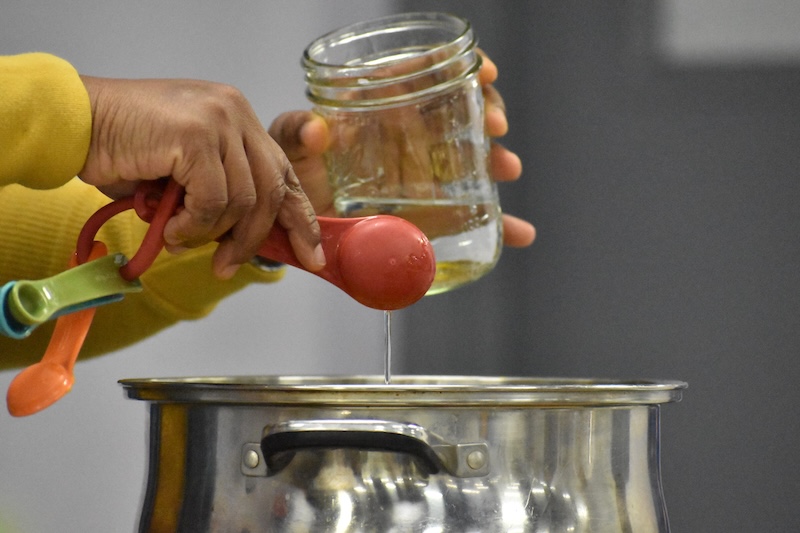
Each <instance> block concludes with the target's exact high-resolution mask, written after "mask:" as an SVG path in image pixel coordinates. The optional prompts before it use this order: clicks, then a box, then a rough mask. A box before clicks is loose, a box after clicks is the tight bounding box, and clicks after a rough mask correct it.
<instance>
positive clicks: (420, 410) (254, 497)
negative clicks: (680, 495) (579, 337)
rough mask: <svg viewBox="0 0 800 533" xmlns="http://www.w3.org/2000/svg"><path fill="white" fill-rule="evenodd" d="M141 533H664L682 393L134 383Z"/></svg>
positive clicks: (581, 384) (396, 382) (468, 382)
mask: <svg viewBox="0 0 800 533" xmlns="http://www.w3.org/2000/svg"><path fill="white" fill-rule="evenodd" d="M121 383H122V385H123V387H124V388H125V391H126V392H127V395H128V397H129V398H133V399H137V400H144V401H147V402H149V403H150V454H149V458H150V465H149V471H148V475H147V485H146V491H145V496H144V502H143V508H142V514H141V520H140V524H139V531H140V532H150V533H154V532H159V533H161V532H186V533H202V532H237V533H243V532H249V533H256V532H271V533H274V532H289V531H291V532H333V531H336V532H339V531H341V532H389V531H392V532H434V531H436V532H483V533H485V532H500V531H504V532H534V531H535V532H551V533H552V532H562V531H563V532H567V531H569V532H574V533H580V532H592V533H603V532H662V533H663V532H667V531H669V524H668V520H667V513H666V508H665V506H664V499H663V494H662V488H661V471H660V458H659V431H660V421H659V410H660V404H662V403H666V402H671V401H677V400H679V399H680V397H681V394H682V390H683V389H684V388H685V387H686V384H685V383H682V382H675V381H600V380H574V379H524V378H520V379H515V378H477V377H443V376H437V377H433V376H431V377H395V378H393V380H392V384H390V385H386V384H384V383H383V377H347V378H341V377H328V378H325V377H243V378H194V379H191V378H190V379H137V380H123V381H122V382H121Z"/></svg>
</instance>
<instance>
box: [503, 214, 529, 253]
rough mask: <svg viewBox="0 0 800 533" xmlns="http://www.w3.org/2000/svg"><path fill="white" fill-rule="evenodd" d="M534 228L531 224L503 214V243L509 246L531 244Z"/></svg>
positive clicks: (521, 246)
mask: <svg viewBox="0 0 800 533" xmlns="http://www.w3.org/2000/svg"><path fill="white" fill-rule="evenodd" d="M535 239H536V228H535V227H533V224H531V223H530V222H528V221H526V220H522V219H521V218H517V217H515V216H512V215H505V214H504V215H503V244H505V245H506V246H509V247H511V248H524V247H526V246H530V245H531V244H533V241H534V240H535Z"/></svg>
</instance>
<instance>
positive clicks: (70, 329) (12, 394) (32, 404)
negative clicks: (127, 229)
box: [6, 242, 107, 416]
mask: <svg viewBox="0 0 800 533" xmlns="http://www.w3.org/2000/svg"><path fill="white" fill-rule="evenodd" d="M106 254H107V250H106V247H105V245H104V244H103V243H100V242H95V245H94V247H93V248H92V250H91V252H90V255H89V259H97V258H99V257H103V256H104V255H106ZM77 264H78V260H77V255H76V254H73V256H72V258H71V260H70V267H74V266H76V265H77ZM95 310H96V308H95V307H90V308H88V309H83V310H81V311H77V312H75V313H70V314H67V315H63V316H60V317H58V319H56V326H55V328H54V329H53V336H52V337H50V343H49V344H48V345H47V350H45V353H44V357H42V360H41V361H39V362H38V363H35V364H33V365H31V366H29V367H27V368H26V369H25V370H23V371H22V372H20V373H19V374H17V376H16V377H15V378H14V379H13V380H12V381H11V384H10V385H9V387H8V392H7V393H6V404H7V405H8V412H9V413H11V415H12V416H28V415H32V414H34V413H37V412H39V411H41V410H42V409H44V408H46V407H49V406H50V405H52V404H54V403H56V402H57V401H58V400H59V399H61V397H62V396H64V395H65V394H66V393H68V392H69V391H70V389H72V384H73V383H74V382H75V374H74V373H73V368H74V367H75V361H76V359H77V358H78V353H80V351H81V347H82V346H83V341H84V339H85V338H86V334H87V333H89V327H91V325H92V320H93V319H94V313H95Z"/></svg>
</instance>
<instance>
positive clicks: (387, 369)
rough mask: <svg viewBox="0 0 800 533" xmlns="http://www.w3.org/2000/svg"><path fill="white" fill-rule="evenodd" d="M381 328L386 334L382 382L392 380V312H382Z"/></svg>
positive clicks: (388, 382) (387, 382)
mask: <svg viewBox="0 0 800 533" xmlns="http://www.w3.org/2000/svg"><path fill="white" fill-rule="evenodd" d="M383 330H384V333H385V335H386V347H385V351H384V353H383V382H384V383H386V384H387V385H388V384H390V383H391V382H392V312H391V311H384V312H383Z"/></svg>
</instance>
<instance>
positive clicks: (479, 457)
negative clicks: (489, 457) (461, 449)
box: [467, 450, 486, 470]
mask: <svg viewBox="0 0 800 533" xmlns="http://www.w3.org/2000/svg"><path fill="white" fill-rule="evenodd" d="M485 465H486V454H485V453H483V451H482V450H475V451H473V452H470V453H469V455H467V466H469V467H470V468H471V469H473V470H480V469H481V468H483V467H484V466H485Z"/></svg>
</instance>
